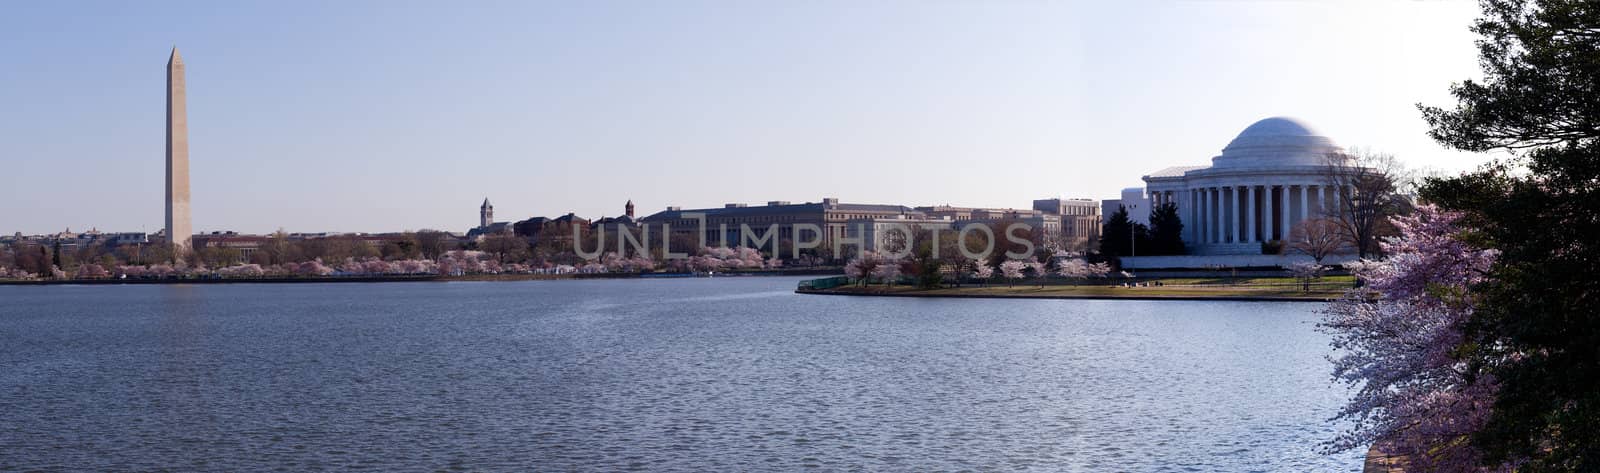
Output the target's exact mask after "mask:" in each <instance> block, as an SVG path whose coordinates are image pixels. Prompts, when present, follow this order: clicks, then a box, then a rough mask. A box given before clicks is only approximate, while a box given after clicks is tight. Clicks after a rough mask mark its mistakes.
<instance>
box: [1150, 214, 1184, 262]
mask: <svg viewBox="0 0 1600 473" xmlns="http://www.w3.org/2000/svg"><path fill="white" fill-rule="evenodd" d="M1145 248H1149V250H1148V253H1144V254H1148V255H1181V254H1184V253H1185V252H1186V251H1185V250H1184V247H1183V219H1182V218H1180V217H1178V205H1177V204H1173V203H1166V204H1161V205H1160V206H1157V207H1156V208H1155V210H1154V211H1152V212H1151V213H1150V242H1149V244H1148V246H1146V247H1145Z"/></svg>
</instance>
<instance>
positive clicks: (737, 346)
mask: <svg viewBox="0 0 1600 473" xmlns="http://www.w3.org/2000/svg"><path fill="white" fill-rule="evenodd" d="M794 282H795V280H794V279H789V278H737V279H716V280H705V279H687V280H685V279H675V280H635V281H620V280H619V281H553V282H527V283H394V284H332V285H328V284H321V285H313V284H305V285H217V286H127V287H99V286H96V287H59V286H58V287H0V301H4V302H5V303H4V304H0V366H4V367H5V368H6V369H5V370H3V371H0V470H5V469H12V468H15V469H24V470H26V469H35V468H37V469H69V470H140V469H177V470H246V469H272V468H281V469H286V470H303V469H315V468H339V469H355V468H364V469H375V470H392V469H396V468H400V467H408V468H407V469H466V470H500V469H539V470H569V469H584V470H690V471H704V470H718V471H726V470H788V469H799V468H803V467H813V466H814V467H820V468H822V469H828V470H836V469H865V470H959V469H989V470H1015V469H1028V468H1032V469H1038V470H1045V471H1058V470H1067V471H1107V470H1118V471H1219V470H1220V471H1252V470H1254V471H1312V470H1314V471H1329V470H1332V471H1347V470H1355V469H1358V468H1359V459H1358V458H1356V456H1355V455H1354V454H1348V455H1341V456H1333V457H1330V456H1324V455H1321V454H1318V453H1317V452H1316V447H1315V445H1316V443H1317V442H1318V441H1320V440H1322V439H1326V438H1328V437H1329V436H1331V435H1332V433H1333V430H1335V429H1334V427H1333V426H1330V425H1328V424H1327V423H1326V419H1327V418H1328V417H1331V415H1332V413H1333V412H1334V409H1335V408H1336V407H1337V406H1338V405H1339V403H1340V402H1341V399H1342V397H1343V395H1344V394H1345V393H1344V391H1343V390H1342V389H1340V388H1337V387H1335V386H1333V385H1331V384H1330V383H1329V382H1328V378H1327V366H1326V362H1325V361H1324V360H1323V358H1322V356H1323V354H1324V353H1325V352H1326V350H1327V340H1326V338H1325V337H1323V336H1321V335H1319V334H1317V333H1316V332H1315V331H1314V330H1313V328H1314V323H1315V320H1316V315H1315V314H1314V313H1313V310H1314V309H1315V306H1313V305H1306V304H1293V303H1228V302H1148V301H1005V300H952V299H929V300H918V299H902V298H893V299H874V298H851V297H828V296H799V295H795V294H792V293H791V292H789V291H790V290H791V289H792V288H793V287H794Z"/></svg>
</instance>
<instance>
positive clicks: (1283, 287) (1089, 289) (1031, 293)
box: [800, 276, 1355, 301]
mask: <svg viewBox="0 0 1600 473" xmlns="http://www.w3.org/2000/svg"><path fill="white" fill-rule="evenodd" d="M1137 282H1138V285H1137V286H1134V287H1125V286H1122V285H1108V284H1081V285H1079V284H1060V283H1057V284H1051V283H1049V282H1046V283H1045V284H1042V285H1041V284H1038V283H1033V282H1029V283H1020V284H1016V285H1008V284H988V285H972V284H968V285H963V286H960V287H942V288H939V289H918V288H915V287H910V286H894V287H888V286H883V285H867V286H865V287H863V286H860V285H849V286H840V287H836V288H832V289H822V290H806V291H800V292H801V293H805V294H833V295H855V296H899V297H971V298H1037V299H1176V300H1196V299H1217V300H1285V301H1326V300H1329V299H1333V298H1336V297H1339V295H1340V294H1342V293H1344V291H1345V290H1346V289H1349V288H1350V287H1351V286H1352V285H1354V282H1355V281H1354V280H1353V279H1352V278H1350V277H1349V276H1334V277H1328V278H1323V279H1322V280H1320V281H1317V282H1315V283H1313V284H1312V285H1311V290H1309V291H1304V290H1302V287H1301V285H1300V283H1299V282H1297V281H1295V280H1294V279H1293V278H1286V277H1283V278H1172V279H1157V280H1141V281H1137Z"/></svg>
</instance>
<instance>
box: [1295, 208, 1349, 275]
mask: <svg viewBox="0 0 1600 473" xmlns="http://www.w3.org/2000/svg"><path fill="white" fill-rule="evenodd" d="M1344 246H1345V236H1344V231H1343V230H1342V228H1341V227H1340V226H1339V223H1338V222H1336V221H1334V220H1332V219H1327V218H1314V219H1310V220H1306V221H1304V222H1300V223H1299V224H1297V225H1295V226H1294V229H1293V230H1291V231H1290V232H1289V248H1292V249H1294V250H1295V251H1299V252H1301V253H1305V254H1306V255H1307V256H1310V257H1311V259H1313V260H1316V261H1317V264H1318V265H1321V264H1322V259H1323V258H1326V257H1328V255H1331V254H1333V253H1334V252H1336V251H1339V249H1340V248H1343V247H1344Z"/></svg>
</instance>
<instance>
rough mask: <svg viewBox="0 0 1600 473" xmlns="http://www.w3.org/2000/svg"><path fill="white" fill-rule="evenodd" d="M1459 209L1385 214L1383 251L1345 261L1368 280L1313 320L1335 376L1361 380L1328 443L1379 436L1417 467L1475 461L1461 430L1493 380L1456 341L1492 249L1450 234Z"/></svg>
mask: <svg viewBox="0 0 1600 473" xmlns="http://www.w3.org/2000/svg"><path fill="white" fill-rule="evenodd" d="M1458 218H1459V214H1456V213H1451V212H1444V211H1440V210H1439V209H1437V208H1435V207H1432V206H1423V207H1420V208H1418V209H1417V212H1416V213H1415V214H1414V215H1412V216H1408V217H1399V218H1395V219H1393V223H1394V225H1395V227H1396V228H1397V229H1398V230H1399V233H1400V236H1398V237H1394V238H1390V239H1388V240H1387V241H1385V242H1384V243H1383V249H1384V252H1385V253H1386V254H1388V255H1389V257H1388V259H1385V260H1383V261H1376V262H1365V263H1361V264H1358V265H1353V266H1352V268H1354V270H1355V275H1356V277H1358V278H1360V279H1361V280H1363V281H1365V282H1366V286H1365V287H1362V288H1357V289H1353V290H1351V291H1349V292H1347V293H1346V294H1345V296H1344V297H1342V298H1341V299H1339V300H1338V301H1336V302H1334V303H1333V304H1331V305H1330V306H1329V307H1328V308H1327V309H1326V318H1325V320H1324V321H1323V323H1322V324H1321V327H1322V329H1323V330H1324V331H1326V332H1328V333H1329V334H1331V335H1332V336H1333V347H1334V349H1335V350H1336V352H1337V353H1339V354H1338V355H1337V356H1336V357H1335V358H1333V362H1334V377H1335V379H1338V380H1340V381H1343V382H1345V383H1346V384H1348V385H1350V386H1352V387H1357V388H1359V389H1358V391H1357V392H1356V394H1355V396H1354V397H1353V398H1352V399H1351V400H1350V402H1349V404H1348V405H1346V406H1345V407H1344V408H1343V409H1342V410H1341V411H1340V412H1339V414H1338V416H1337V419H1340V420H1346V421H1351V422H1353V423H1354V426H1353V427H1352V428H1351V429H1350V430H1349V431H1346V432H1343V433H1341V434H1340V435H1339V436H1338V437H1336V438H1335V439H1334V440H1333V441H1331V442H1329V443H1328V444H1327V445H1326V446H1327V447H1329V449H1331V450H1334V451H1345V450H1351V449H1361V448H1366V447H1367V446H1368V445H1372V444H1373V443H1375V442H1380V441H1381V442H1383V445H1382V448H1383V449H1384V450H1385V452H1386V453H1389V454H1393V455H1402V456H1406V457H1408V458H1410V459H1411V461H1412V462H1413V467H1415V469H1417V470H1418V471H1468V470H1473V469H1474V468H1476V465H1477V464H1478V460H1479V459H1480V457H1479V454H1478V452H1477V451H1476V450H1474V449H1473V448H1472V447H1471V446H1470V444H1469V443H1467V442H1465V441H1464V440H1465V439H1466V437H1467V435H1468V434H1470V433H1472V432H1474V431H1476V430H1478V429H1479V428H1480V427H1482V426H1483V425H1484V424H1485V422H1486V421H1487V419H1488V417H1489V415H1490V413H1491V408H1492V404H1493V399H1494V394H1495V391H1496V380H1495V379H1494V378H1493V377H1492V376H1489V375H1486V374H1479V373H1475V372H1474V371H1473V370H1472V369H1471V367H1469V366H1467V365H1466V364H1465V363H1464V362H1463V361H1462V360H1460V359H1459V358H1458V357H1457V356H1456V350H1457V349H1458V348H1459V347H1460V346H1461V344H1462V342H1463V340H1464V336H1463V332H1462V329H1463V325H1464V324H1465V323H1466V322H1467V320H1468V319H1469V318H1470V317H1471V315H1472V312H1473V309H1474V307H1475V304H1476V296H1475V295H1474V294H1473V293H1472V287H1473V286H1474V285H1475V284H1477V283H1479V282H1482V281H1483V278H1484V277H1485V276H1484V275H1485V273H1486V271H1487V270H1488V269H1489V267H1490V265H1492V264H1493V262H1494V259H1495V252H1494V251H1493V250H1479V249H1474V248H1472V247H1471V246H1469V245H1467V244H1466V243H1464V242H1462V241H1461V240H1460V239H1458V238H1457V235H1459V234H1460V233H1461V230H1460V228H1458V227H1457V226H1456V224H1455V222H1456V220H1457V219H1458ZM1408 469H1411V468H1408ZM1502 469H1505V468H1502Z"/></svg>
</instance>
